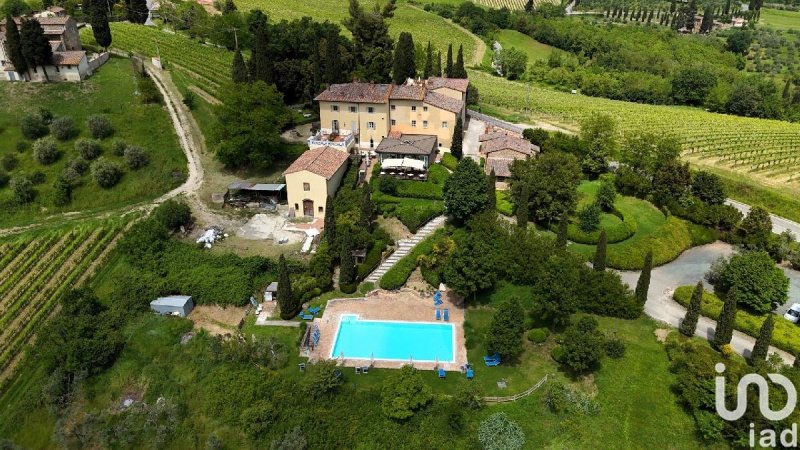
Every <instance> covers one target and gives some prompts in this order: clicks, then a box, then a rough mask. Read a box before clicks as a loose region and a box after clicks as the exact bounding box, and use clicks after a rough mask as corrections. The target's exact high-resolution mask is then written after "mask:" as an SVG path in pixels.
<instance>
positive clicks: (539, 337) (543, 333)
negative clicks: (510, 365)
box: [528, 328, 550, 344]
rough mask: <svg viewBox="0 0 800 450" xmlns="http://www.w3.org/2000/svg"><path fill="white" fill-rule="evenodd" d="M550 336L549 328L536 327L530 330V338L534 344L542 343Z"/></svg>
mask: <svg viewBox="0 0 800 450" xmlns="http://www.w3.org/2000/svg"><path fill="white" fill-rule="evenodd" d="M548 336H550V330H548V329H547V328H534V329H532V330H530V331H528V340H529V341H531V342H533V343H534V344H541V343H544V341H546V340H547V337H548Z"/></svg>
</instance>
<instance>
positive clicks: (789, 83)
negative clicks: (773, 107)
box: [783, 77, 792, 100]
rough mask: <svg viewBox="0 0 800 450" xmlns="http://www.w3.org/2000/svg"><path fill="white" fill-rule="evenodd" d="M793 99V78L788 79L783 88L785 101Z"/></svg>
mask: <svg viewBox="0 0 800 450" xmlns="http://www.w3.org/2000/svg"><path fill="white" fill-rule="evenodd" d="M790 98H792V78H791V77H787V78H786V84H785V85H784V86H783V99H784V100H789V99H790Z"/></svg>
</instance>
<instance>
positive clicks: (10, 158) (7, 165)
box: [0, 153, 19, 172]
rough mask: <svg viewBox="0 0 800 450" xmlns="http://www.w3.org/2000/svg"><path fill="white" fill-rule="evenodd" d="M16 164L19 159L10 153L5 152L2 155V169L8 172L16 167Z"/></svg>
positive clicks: (0, 163)
mask: <svg viewBox="0 0 800 450" xmlns="http://www.w3.org/2000/svg"><path fill="white" fill-rule="evenodd" d="M18 164H19V160H18V159H17V157H16V156H14V155H13V154H12V153H8V154H6V155H5V156H3V159H2V160H0V166H3V169H5V170H7V171H9V172H10V171H12V170H14V169H16V168H17V165H18Z"/></svg>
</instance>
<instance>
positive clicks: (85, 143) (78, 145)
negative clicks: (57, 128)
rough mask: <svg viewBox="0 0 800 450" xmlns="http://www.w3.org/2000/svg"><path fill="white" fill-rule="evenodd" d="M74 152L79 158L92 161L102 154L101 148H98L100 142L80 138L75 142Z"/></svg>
mask: <svg viewBox="0 0 800 450" xmlns="http://www.w3.org/2000/svg"><path fill="white" fill-rule="evenodd" d="M75 150H77V151H78V154H79V155H80V156H81V158H83V159H85V160H92V159H95V158H97V157H98V156H100V154H101V153H103V148H102V147H100V141H98V140H96V139H87V138H80V139H78V140H77V141H75Z"/></svg>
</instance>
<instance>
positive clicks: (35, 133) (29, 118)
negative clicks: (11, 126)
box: [19, 113, 48, 139]
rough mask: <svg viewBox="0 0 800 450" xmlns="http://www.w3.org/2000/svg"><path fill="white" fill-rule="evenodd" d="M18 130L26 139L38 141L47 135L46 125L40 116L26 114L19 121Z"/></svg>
mask: <svg viewBox="0 0 800 450" xmlns="http://www.w3.org/2000/svg"><path fill="white" fill-rule="evenodd" d="M19 128H20V131H22V135H23V136H25V137H26V138H28V139H38V138H40V137H43V136H46V135H47V131H48V129H47V124H46V123H45V121H44V119H43V118H42V116H41V114H37V113H33V114H27V115H25V116H23V117H22V119H20V121H19Z"/></svg>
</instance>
